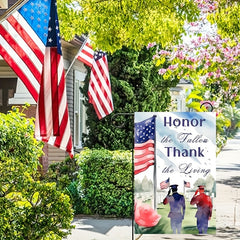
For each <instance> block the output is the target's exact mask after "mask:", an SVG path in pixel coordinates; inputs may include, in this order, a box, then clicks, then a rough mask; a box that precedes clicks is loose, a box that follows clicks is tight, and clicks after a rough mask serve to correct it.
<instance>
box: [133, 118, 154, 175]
mask: <svg viewBox="0 0 240 240" xmlns="http://www.w3.org/2000/svg"><path fill="white" fill-rule="evenodd" d="M155 119H156V116H153V117H151V118H148V119H146V120H144V121H142V122H138V123H135V124H134V128H135V133H134V135H135V136H134V174H135V175H136V174H138V173H140V172H143V171H145V170H147V169H148V168H149V167H150V166H151V165H154V159H155V156H154V146H155V127H156V126H155Z"/></svg>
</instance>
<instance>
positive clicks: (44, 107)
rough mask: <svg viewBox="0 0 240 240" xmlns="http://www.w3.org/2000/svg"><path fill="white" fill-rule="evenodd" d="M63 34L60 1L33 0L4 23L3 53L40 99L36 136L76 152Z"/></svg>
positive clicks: (0, 42)
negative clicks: (69, 112)
mask: <svg viewBox="0 0 240 240" xmlns="http://www.w3.org/2000/svg"><path fill="white" fill-rule="evenodd" d="M49 19H50V20H49ZM59 35H60V34H59V25H58V17H57V9H56V1H55V0H52V1H45V0H38V1H36V0H29V1H28V2H26V3H25V4H24V5H23V6H22V7H21V8H19V9H18V10H17V9H15V10H14V11H13V12H12V13H11V15H10V16H9V17H8V18H7V19H5V20H4V21H3V22H2V23H1V24H0V54H1V55H2V57H3V58H4V60H5V61H6V62H7V63H8V64H9V65H10V67H11V68H12V69H13V70H14V71H15V73H16V74H17V76H18V77H19V78H20V79H21V80H22V81H23V83H24V84H25V86H26V87H27V89H28V90H29V92H30V93H31V95H32V96H33V98H34V100H35V101H36V102H37V103H38V106H37V113H36V129H35V135H36V138H41V140H43V141H46V142H48V143H50V144H52V145H54V146H56V147H58V148H60V149H63V150H65V151H67V152H69V154H70V155H71V156H72V154H73V148H72V138H71V133H70V122H69V116H68V107H67V96H66V87H65V76H64V69H63V58H62V52H61V43H60V37H59ZM54 135H55V136H54ZM50 136H51V137H50Z"/></svg>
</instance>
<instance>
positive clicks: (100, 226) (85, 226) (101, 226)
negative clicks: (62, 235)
mask: <svg viewBox="0 0 240 240" xmlns="http://www.w3.org/2000/svg"><path fill="white" fill-rule="evenodd" d="M73 225H75V229H81V230H86V231H91V232H97V233H101V234H106V233H107V232H109V231H110V230H111V229H112V228H113V227H115V226H118V227H119V226H127V227H131V226H132V220H131V219H114V220H113V219H105V218H104V219H94V218H82V219H75V220H74V221H73Z"/></svg>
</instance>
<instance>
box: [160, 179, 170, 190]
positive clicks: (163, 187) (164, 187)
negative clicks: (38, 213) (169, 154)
mask: <svg viewBox="0 0 240 240" xmlns="http://www.w3.org/2000/svg"><path fill="white" fill-rule="evenodd" d="M169 186H170V179H169V178H168V179H167V180H165V181H162V182H160V188H161V189H166V188H168V187H169Z"/></svg>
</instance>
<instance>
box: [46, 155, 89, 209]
mask: <svg viewBox="0 0 240 240" xmlns="http://www.w3.org/2000/svg"><path fill="white" fill-rule="evenodd" d="M78 170H79V166H78V164H77V163H76V156H75V157H74V158H70V157H67V158H66V159H65V160H64V161H62V162H60V163H53V164H51V165H50V166H49V169H48V172H47V173H46V174H45V175H44V176H43V180H44V181H45V182H55V183H56V186H57V189H58V190H59V191H61V192H63V193H65V194H67V195H68V196H69V197H70V200H71V204H72V206H73V210H74V213H75V214H79V213H83V212H84V210H83V209H84V199H83V196H82V191H81V188H80V185H79V182H78Z"/></svg>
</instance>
